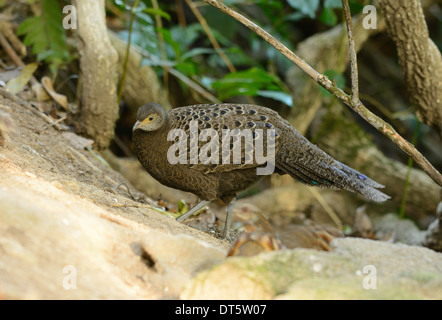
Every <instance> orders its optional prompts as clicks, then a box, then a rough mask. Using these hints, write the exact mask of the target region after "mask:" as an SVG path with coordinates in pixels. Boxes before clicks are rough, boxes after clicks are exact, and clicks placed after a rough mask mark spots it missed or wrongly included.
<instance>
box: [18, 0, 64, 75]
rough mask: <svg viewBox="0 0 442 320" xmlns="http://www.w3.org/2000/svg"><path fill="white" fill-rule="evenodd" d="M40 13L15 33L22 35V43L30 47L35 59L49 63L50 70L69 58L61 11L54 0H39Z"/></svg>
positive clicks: (29, 19) (24, 22)
mask: <svg viewBox="0 0 442 320" xmlns="http://www.w3.org/2000/svg"><path fill="white" fill-rule="evenodd" d="M41 6H42V14H41V15H40V16H38V17H30V18H27V19H26V20H25V21H23V22H22V23H21V24H20V26H19V27H18V30H17V34H18V35H24V36H25V38H24V41H23V43H24V44H25V45H27V46H31V47H32V53H33V54H36V55H37V61H44V62H46V63H48V64H50V67H51V71H52V72H53V73H55V72H56V70H57V68H58V67H59V66H60V65H62V64H64V63H66V62H68V61H69V60H71V56H70V54H69V51H68V49H67V46H66V36H65V30H64V29H63V26H62V19H63V16H62V11H61V8H60V6H59V5H58V3H57V2H56V1H53V0H41Z"/></svg>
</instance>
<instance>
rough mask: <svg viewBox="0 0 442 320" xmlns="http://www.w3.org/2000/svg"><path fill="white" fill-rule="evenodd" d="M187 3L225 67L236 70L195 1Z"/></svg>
mask: <svg viewBox="0 0 442 320" xmlns="http://www.w3.org/2000/svg"><path fill="white" fill-rule="evenodd" d="M186 3H187V5H188V6H189V8H190V9H191V10H192V13H193V14H194V15H195V17H196V18H197V20H198V22H199V24H200V25H201V26H202V27H203V29H204V32H205V33H206V34H207V37H208V38H209V41H210V43H211V44H212V47H213V48H214V49H215V51H216V52H217V53H218V55H219V56H220V57H221V59H222V60H223V61H224V63H225V64H226V66H227V68H228V69H229V71H230V72H232V73H233V72H236V71H237V70H236V68H235V66H234V65H233V63H232V62H231V61H230V59H229V57H227V55H226V54H225V53H224V51H223V49H221V46H220V45H219V43H218V40H216V38H215V36H214V35H213V32H212V30H210V27H209V25H208V24H207V21H206V19H205V18H204V17H203V15H202V14H201V13H200V11H199V10H198V8H197V7H196V5H195V3H194V2H193V1H192V0H186ZM246 99H247V100H248V102H249V103H250V104H254V103H255V101H254V100H253V98H252V97H249V96H246Z"/></svg>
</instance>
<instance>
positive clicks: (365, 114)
mask: <svg viewBox="0 0 442 320" xmlns="http://www.w3.org/2000/svg"><path fill="white" fill-rule="evenodd" d="M203 1H204V2H206V3H208V4H210V5H212V6H214V7H215V8H218V9H219V10H221V11H222V12H224V13H226V14H228V15H230V16H231V17H232V18H234V19H236V20H238V21H239V22H241V23H242V24H243V25H245V26H246V27H248V28H249V29H251V30H252V31H254V32H255V33H256V34H257V35H259V36H260V37H261V38H263V39H264V40H266V41H267V42H268V43H270V44H271V45H272V46H273V47H275V48H276V49H277V50H278V51H280V52H281V53H282V54H283V55H284V56H286V57H287V58H288V59H289V60H290V61H292V62H293V63H295V64H296V65H297V66H298V67H299V68H300V69H301V70H302V71H304V72H305V73H306V74H307V75H308V76H309V77H310V78H312V79H313V80H314V81H316V82H317V83H318V84H319V85H321V86H322V87H323V88H324V89H326V90H327V91H328V92H330V93H331V94H332V95H334V96H335V97H336V98H338V99H339V100H341V101H342V102H343V103H344V104H346V105H348V106H349V107H350V108H351V109H353V110H354V111H355V112H357V113H358V114H359V115H360V116H361V117H362V118H363V119H364V120H365V121H367V122H368V123H370V124H371V125H372V126H373V127H374V128H376V129H377V130H378V131H379V132H381V133H382V134H384V135H385V136H386V137H388V138H389V139H390V140H392V141H393V142H394V143H395V144H396V145H397V146H398V147H399V148H400V149H401V150H402V151H404V152H405V153H406V154H408V155H409V156H410V157H412V158H413V160H414V161H416V163H417V164H419V165H420V167H421V168H422V169H423V170H424V171H425V172H426V173H427V174H428V176H430V177H431V179H433V180H434V181H435V182H436V183H437V184H438V185H440V186H442V175H441V174H440V173H439V171H437V170H436V169H435V168H434V167H433V166H432V165H431V163H430V162H429V161H428V160H427V159H426V158H425V157H424V156H423V155H422V154H421V153H420V152H419V151H418V150H417V149H416V148H415V147H414V146H413V145H412V144H411V143H409V142H408V141H407V140H405V139H404V138H403V137H401V136H400V135H399V134H398V133H397V132H396V131H395V130H394V128H393V127H392V126H391V125H390V124H388V123H386V122H385V121H384V120H382V119H381V118H379V117H378V116H376V115H375V114H373V113H372V112H371V111H370V110H368V109H367V108H366V107H365V106H364V105H363V104H362V102H361V101H360V100H359V99H357V100H354V101H353V99H352V97H351V96H350V95H348V94H346V93H345V92H344V91H342V90H341V89H340V88H338V87H337V86H336V84H334V83H333V82H332V81H330V79H329V78H328V77H326V76H325V75H323V74H321V73H319V72H317V71H316V70H315V69H313V68H312V67H311V66H310V65H309V64H307V63H306V62H305V61H304V60H302V59H301V58H299V57H298V56H297V55H296V54H295V53H293V52H292V51H291V50H290V49H288V48H287V47H286V46H285V45H283V44H282V43H281V42H279V41H278V40H277V39H276V38H274V37H273V36H272V35H270V34H269V33H268V32H266V31H265V30H263V29H262V28H261V27H259V26H258V25H256V24H255V23H253V22H252V21H250V20H249V19H247V18H246V17H244V16H242V15H241V14H239V13H237V12H235V11H234V10H232V9H230V8H229V7H227V6H225V5H224V4H222V3H220V2H218V1H217V0H203Z"/></svg>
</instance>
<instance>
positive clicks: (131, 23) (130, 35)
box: [118, 0, 140, 105]
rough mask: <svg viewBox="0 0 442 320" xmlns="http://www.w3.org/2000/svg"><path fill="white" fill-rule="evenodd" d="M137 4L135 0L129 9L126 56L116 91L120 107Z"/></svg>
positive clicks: (137, 1)
mask: <svg viewBox="0 0 442 320" xmlns="http://www.w3.org/2000/svg"><path fill="white" fill-rule="evenodd" d="M139 2H140V0H135V2H134V5H133V6H132V9H131V15H130V22H129V38H128V39H127V47H126V56H125V57H124V65H123V74H122V75H121V82H120V88H119V89H118V105H120V102H121V97H122V96H123V89H124V81H125V79H126V71H127V64H128V63H129V53H130V44H131V38H132V28H133V22H134V19H135V9H136V8H137V7H138V3H139Z"/></svg>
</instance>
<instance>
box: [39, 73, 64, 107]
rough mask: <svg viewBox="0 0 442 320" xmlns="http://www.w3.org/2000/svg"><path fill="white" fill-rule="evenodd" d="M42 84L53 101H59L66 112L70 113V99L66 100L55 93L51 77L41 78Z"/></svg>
mask: <svg viewBox="0 0 442 320" xmlns="http://www.w3.org/2000/svg"><path fill="white" fill-rule="evenodd" d="M41 84H42V85H43V87H44V88H45V89H46V91H47V92H48V93H49V95H50V96H51V97H52V99H54V100H55V101H57V102H58V103H59V104H60V106H62V107H63V109H64V110H66V111H69V107H68V98H66V96H65V95H62V94H59V93H57V92H55V90H54V86H53V85H52V80H51V79H50V78H49V77H43V78H41Z"/></svg>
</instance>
